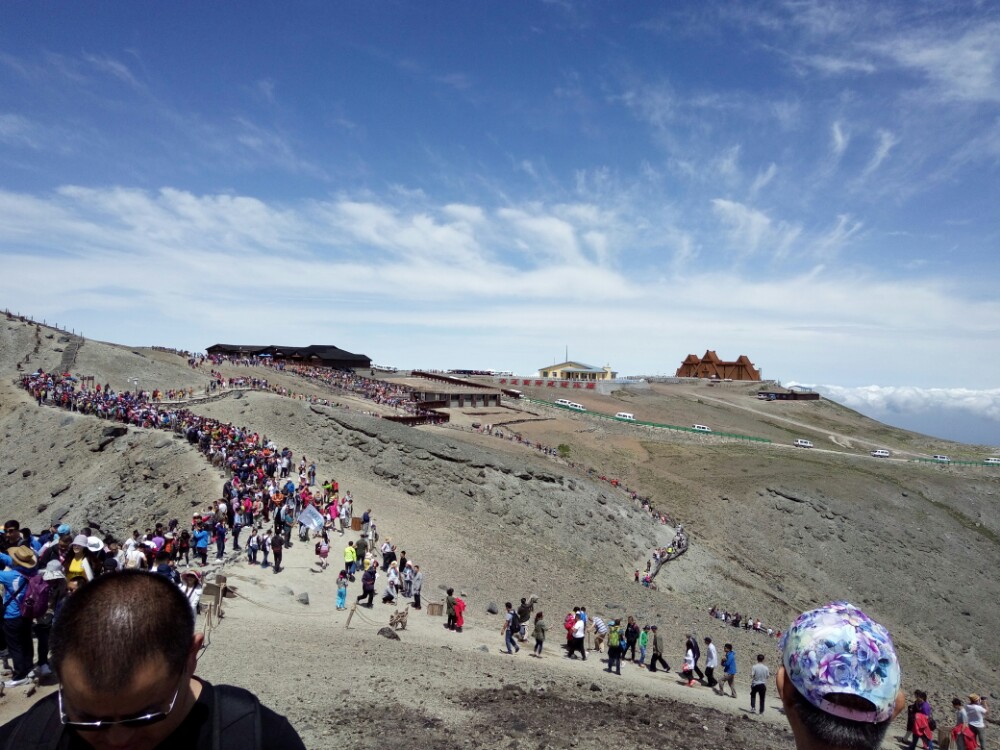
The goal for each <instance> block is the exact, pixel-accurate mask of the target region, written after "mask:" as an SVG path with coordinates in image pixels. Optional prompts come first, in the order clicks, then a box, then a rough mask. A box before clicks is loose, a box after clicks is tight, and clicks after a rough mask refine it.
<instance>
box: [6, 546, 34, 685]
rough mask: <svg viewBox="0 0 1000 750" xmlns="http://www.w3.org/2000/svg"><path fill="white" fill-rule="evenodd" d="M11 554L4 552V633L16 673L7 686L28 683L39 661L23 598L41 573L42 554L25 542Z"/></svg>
mask: <svg viewBox="0 0 1000 750" xmlns="http://www.w3.org/2000/svg"><path fill="white" fill-rule="evenodd" d="M8 551H9V553H10V554H4V553H0V563H2V564H3V565H4V566H5V567H4V569H3V570H0V584H3V632H4V635H5V636H6V638H7V651H8V652H9V653H10V660H11V662H12V665H13V673H12V674H11V677H10V679H9V680H7V681H6V682H5V683H4V687H8V688H12V687H18V686H20V685H27V684H28V682H29V681H30V680H29V679H28V673H29V672H30V671H31V667H32V666H33V664H34V661H35V653H34V644H33V643H32V641H31V619H30V618H28V617H21V601H22V600H23V599H24V595H25V594H26V593H27V590H28V579H30V578H31V576H33V575H37V573H38V570H37V567H38V557H37V556H36V555H35V553H34V551H33V550H32V549H31V548H30V547H27V546H25V545H20V546H17V547H11V548H10V549H9V550H8Z"/></svg>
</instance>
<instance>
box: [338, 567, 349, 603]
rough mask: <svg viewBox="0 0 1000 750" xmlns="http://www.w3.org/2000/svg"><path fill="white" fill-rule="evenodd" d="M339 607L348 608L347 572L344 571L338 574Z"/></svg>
mask: <svg viewBox="0 0 1000 750" xmlns="http://www.w3.org/2000/svg"><path fill="white" fill-rule="evenodd" d="M337 609H341V610H342V609H347V573H345V572H344V571H340V574H339V575H338V576H337Z"/></svg>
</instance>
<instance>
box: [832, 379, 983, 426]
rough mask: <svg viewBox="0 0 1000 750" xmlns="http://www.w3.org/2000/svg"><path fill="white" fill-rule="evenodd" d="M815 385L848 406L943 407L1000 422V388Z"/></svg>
mask: <svg viewBox="0 0 1000 750" xmlns="http://www.w3.org/2000/svg"><path fill="white" fill-rule="evenodd" d="M815 388H816V389H817V390H819V391H821V392H822V393H824V394H826V395H828V396H830V398H832V399H834V400H835V401H838V402H840V403H842V404H844V405H845V406H849V407H851V408H852V409H858V410H869V409H870V410H874V411H876V412H879V413H882V414H921V413H927V412H934V411H938V410H941V409H945V410H950V411H958V412H967V413H968V414H971V415H975V416H981V417H987V418H989V419H991V420H995V421H997V422H1000V388H989V389H982V390H976V389H973V388H918V387H915V386H881V385H867V386H857V387H843V386H836V385H818V386H815Z"/></svg>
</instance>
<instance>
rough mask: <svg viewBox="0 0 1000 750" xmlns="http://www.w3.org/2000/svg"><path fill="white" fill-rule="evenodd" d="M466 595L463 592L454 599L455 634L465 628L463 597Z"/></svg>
mask: <svg viewBox="0 0 1000 750" xmlns="http://www.w3.org/2000/svg"><path fill="white" fill-rule="evenodd" d="M466 596H467V594H466V593H465V592H464V591H463V592H462V593H461V594H459V595H458V596H456V597H455V632H456V633H461V632H462V628H463V627H465V597H466Z"/></svg>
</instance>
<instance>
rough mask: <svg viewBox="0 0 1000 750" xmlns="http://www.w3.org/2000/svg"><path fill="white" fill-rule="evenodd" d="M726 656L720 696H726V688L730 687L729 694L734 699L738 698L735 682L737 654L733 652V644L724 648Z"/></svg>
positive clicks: (723, 660) (723, 664) (723, 662)
mask: <svg viewBox="0 0 1000 750" xmlns="http://www.w3.org/2000/svg"><path fill="white" fill-rule="evenodd" d="M722 648H723V650H724V651H725V654H724V655H723V657H722V674H723V676H722V681H721V682H720V683H719V695H725V686H726V685H729V692H730V694H731V696H732V697H733V698H735V697H736V686H735V685H734V684H733V680H734V679H735V678H736V652H735V651H733V644H731V643H727V644H726V645H725V646H723V647H722Z"/></svg>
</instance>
